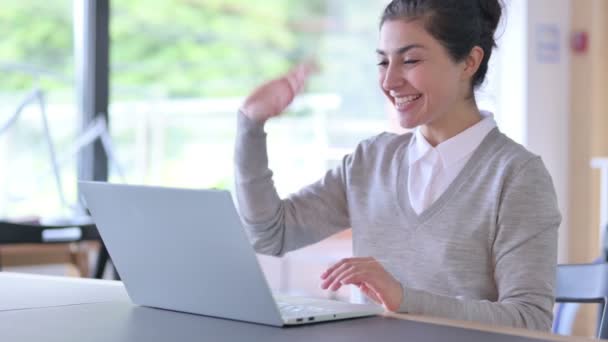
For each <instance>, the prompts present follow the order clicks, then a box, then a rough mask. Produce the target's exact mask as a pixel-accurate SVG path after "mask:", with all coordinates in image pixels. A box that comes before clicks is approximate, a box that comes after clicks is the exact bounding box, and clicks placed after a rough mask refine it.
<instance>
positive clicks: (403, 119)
mask: <svg viewBox="0 0 608 342" xmlns="http://www.w3.org/2000/svg"><path fill="white" fill-rule="evenodd" d="M398 115H399V126H401V127H402V128H405V129H413V128H416V127H418V126H420V122H418V120H416V119H415V118H412V117H409V115H407V114H402V113H398Z"/></svg>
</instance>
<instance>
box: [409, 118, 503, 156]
mask: <svg viewBox="0 0 608 342" xmlns="http://www.w3.org/2000/svg"><path fill="white" fill-rule="evenodd" d="M481 115H482V120H481V121H479V122H478V123H476V124H475V125H473V126H471V127H469V128H467V129H465V130H464V131H462V132H460V133H458V134H457V135H456V136H453V137H452V138H450V139H448V140H446V141H444V142H442V143H441V144H439V145H437V146H436V147H433V146H431V144H429V142H428V141H427V140H426V138H425V137H424V135H422V132H421V131H420V127H418V128H416V130H415V132H414V136H413V138H412V140H411V141H410V144H409V146H408V162H409V165H412V164H414V163H415V162H417V161H419V160H420V159H422V158H423V157H425V156H426V155H427V154H429V153H430V152H431V151H432V150H435V151H436V152H438V154H439V157H440V158H441V161H442V163H443V165H444V166H445V167H448V166H450V165H452V164H454V163H456V162H458V161H459V160H461V159H462V158H464V157H466V156H468V155H469V154H471V153H472V152H473V151H475V149H476V148H477V147H478V146H479V144H481V141H482V140H483V139H484V138H485V137H486V135H488V133H490V131H491V130H493V129H494V128H495V127H496V121H495V120H494V115H493V114H492V113H490V112H487V111H481Z"/></svg>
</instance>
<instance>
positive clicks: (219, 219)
mask: <svg viewBox="0 0 608 342" xmlns="http://www.w3.org/2000/svg"><path fill="white" fill-rule="evenodd" d="M79 184H80V187H81V189H82V191H83V194H84V197H85V200H86V203H87V206H88V208H89V210H90V211H91V214H92V215H93V219H94V221H95V223H96V225H97V228H98V230H99V232H100V234H101V237H102V239H103V241H104V243H105V245H106V247H107V249H108V252H109V254H110V256H111V257H112V261H113V262H114V265H115V267H116V269H117V270H118V272H119V274H120V276H121V278H122V280H123V282H124V284H125V287H126V290H127V292H128V294H129V296H130V297H131V300H132V301H133V302H134V303H135V304H137V305H143V306H149V307H155V308H162V309H169V310H175V311H182V312H188V313H195V314H201V315H207V316H214V317H221V318H228V319H235V320H240V321H247V322H254V323H262V324H268V325H274V326H284V325H297V324H307V323H315V322H321V321H329V320H338V319H346V318H353V317H363V316H371V315H375V314H378V313H381V312H383V309H382V307H380V306H377V305H366V304H351V303H344V302H339V301H332V300H325V299H311V298H301V297H288V296H278V295H277V296H273V294H272V292H271V290H270V288H269V286H268V283H267V282H266V278H265V277H264V274H263V273H262V270H261V268H260V265H259V264H258V260H257V258H256V254H255V252H254V250H253V248H252V246H251V245H250V243H249V240H248V238H247V235H246V233H245V231H244V228H243V226H242V225H241V221H240V218H239V216H238V214H237V212H236V209H235V207H234V204H233V202H232V198H231V196H230V193H229V192H227V191H219V190H185V189H171V188H160V187H148V186H130V185H116V184H109V183H100V182H79Z"/></svg>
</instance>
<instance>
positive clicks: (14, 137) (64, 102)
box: [0, 0, 78, 218]
mask: <svg viewBox="0 0 608 342" xmlns="http://www.w3.org/2000/svg"><path fill="white" fill-rule="evenodd" d="M41 14H44V15H41ZM0 32H2V34H3V36H2V39H0V70H1V72H2V80H1V81H0V130H1V131H0V165H1V166H0V217H12V218H24V217H29V216H31V215H35V216H57V215H62V214H66V213H67V212H68V211H69V210H70V209H69V206H70V203H73V202H75V201H74V199H75V193H76V161H75V158H71V157H70V156H69V155H67V154H66V152H67V151H68V149H69V146H70V144H71V143H72V141H73V139H74V137H75V135H76V133H77V124H78V116H77V113H76V106H75V99H74V86H73V64H74V62H73V38H72V1H69V0H56V1H42V0H22V1H7V2H3V4H2V10H1V11H0ZM36 89H38V90H39V91H40V94H42V95H43V98H44V108H45V110H46V115H47V117H48V123H49V131H50V135H51V137H52V141H53V143H54V147H55V150H56V151H57V159H58V160H59V161H60V162H62V163H61V165H60V172H59V176H60V177H59V179H60V180H61V182H60V184H61V185H62V187H61V188H58V182H57V178H56V177H55V176H54V172H53V167H52V163H51V155H50V151H49V145H48V143H47V142H48V140H47V135H46V134H45V129H44V121H43V119H42V116H41V110H40V106H39V99H40V98H39V97H36V96H33V97H31V98H30V100H29V101H26V98H27V97H28V95H35V94H34V93H32V92H33V91H34V90H36ZM24 101H25V103H27V106H25V107H24V109H23V111H22V112H21V115H19V117H18V118H17V120H15V121H14V122H13V123H12V124H10V125H8V123H9V119H10V118H11V117H13V115H14V114H15V113H16V110H17V107H18V105H19V104H20V103H24ZM7 126H8V127H7ZM3 128H4V129H3Z"/></svg>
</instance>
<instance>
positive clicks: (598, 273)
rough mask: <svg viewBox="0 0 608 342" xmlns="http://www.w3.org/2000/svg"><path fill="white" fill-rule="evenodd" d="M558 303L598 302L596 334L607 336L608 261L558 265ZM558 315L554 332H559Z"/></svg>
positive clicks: (600, 336) (556, 295) (556, 294)
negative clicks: (598, 312)
mask: <svg viewBox="0 0 608 342" xmlns="http://www.w3.org/2000/svg"><path fill="white" fill-rule="evenodd" d="M555 297H556V298H555V301H556V302H558V303H598V304H600V309H599V311H600V315H599V316H600V317H599V320H598V328H597V334H596V336H597V337H598V338H601V339H605V338H608V315H607V314H606V313H607V311H608V305H607V304H608V263H605V262H602V263H596V264H572V265H558V266H557V277H556V286H555ZM559 319H560V315H559V314H558V315H557V317H556V322H555V324H554V332H559V329H558V328H559V325H560V322H559Z"/></svg>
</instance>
